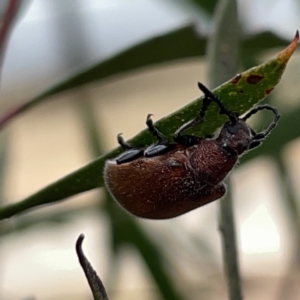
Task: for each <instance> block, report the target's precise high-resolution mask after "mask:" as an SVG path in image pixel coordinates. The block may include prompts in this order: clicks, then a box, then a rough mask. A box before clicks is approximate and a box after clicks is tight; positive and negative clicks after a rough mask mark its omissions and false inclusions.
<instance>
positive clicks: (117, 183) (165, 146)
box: [104, 83, 280, 219]
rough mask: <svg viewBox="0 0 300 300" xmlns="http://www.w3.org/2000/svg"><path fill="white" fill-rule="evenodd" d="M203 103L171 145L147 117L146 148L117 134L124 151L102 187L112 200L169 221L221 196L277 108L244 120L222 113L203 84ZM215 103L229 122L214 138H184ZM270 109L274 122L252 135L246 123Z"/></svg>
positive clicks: (108, 166)
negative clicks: (148, 140)
mask: <svg viewBox="0 0 300 300" xmlns="http://www.w3.org/2000/svg"><path fill="white" fill-rule="evenodd" d="M198 87H199V89H200V90H201V91H202V92H203V94H204V99H203V102H202V106H201V109H200V112H199V114H198V116H197V117H196V118H195V119H192V120H190V121H188V122H187V123H185V124H183V125H182V126H181V127H180V128H178V129H177V130H176V131H175V133H174V135H173V140H174V143H171V142H170V141H169V140H168V138H167V137H165V136H164V135H163V134H162V133H161V132H159V131H158V130H157V129H156V128H155V127H154V125H153V122H152V119H151V116H152V115H148V116H147V119H146V125H147V127H148V129H149V131H150V133H151V134H152V135H153V136H155V137H156V138H157V142H156V143H154V144H153V145H151V146H149V147H141V146H133V145H130V144H128V143H126V142H125V141H124V139H123V138H122V136H121V135H120V134H119V135H118V138H117V139H118V143H119V144H120V145H121V146H122V147H123V148H124V149H125V150H126V151H125V152H123V153H122V154H120V155H119V156H118V157H117V158H115V159H114V160H108V161H107V162H106V165H105V169H104V178H105V182H106V186H107V188H108V190H109V192H110V193H111V195H112V196H113V197H114V199H115V200H116V201H117V202H118V203H119V204H120V205H121V206H122V207H123V208H124V209H125V210H127V211H128V212H130V213H131V214H133V215H135V216H138V217H142V218H148V219H168V218H173V217H177V216H179V215H181V214H184V213H186V212H188V211H190V210H193V209H195V208H198V207H200V206H203V205H205V204H207V203H210V202H212V201H214V200H217V199H219V198H221V197H222V196H224V194H225V192H226V186H225V184H224V180H225V178H226V176H227V175H228V174H229V172H230V171H231V170H232V169H233V167H234V166H235V165H236V163H237V161H238V158H239V157H240V156H241V155H242V154H243V153H245V152H246V151H249V150H251V149H253V148H256V147H258V146H259V145H260V144H261V143H262V141H263V140H264V139H265V138H266V137H267V136H268V135H269V134H270V132H271V131H272V130H273V129H274V127H275V126H276V124H277V122H278V120H279V118H280V115H279V114H278V112H277V109H276V108H274V107H272V106H270V105H268V104H263V105H258V106H256V107H254V108H252V109H251V110H250V111H249V112H248V113H246V114H245V115H244V116H243V117H240V116H239V115H238V114H237V113H234V112H231V111H230V110H228V109H226V107H225V106H224V105H223V103H222V102H221V100H220V99H219V98H218V97H217V96H216V95H215V94H213V92H211V91H210V90H209V89H208V88H207V87H205V86H204V85H203V84H202V83H198ZM212 102H215V103H216V104H217V105H218V106H219V108H220V111H219V113H220V114H225V115H226V116H227V117H228V119H229V120H228V121H227V122H226V123H225V124H224V125H223V126H222V128H221V130H220V131H219V133H218V134H216V135H215V137H213V138H205V137H197V136H193V135H186V134H183V132H184V131H186V130H187V129H190V128H193V127H194V126H196V125H198V124H200V123H201V122H203V120H204V118H205V114H206V111H207V109H208V107H209V105H210V104H211V103H212ZM265 109H266V110H270V111H271V112H272V113H273V114H274V119H273V121H272V122H271V123H270V124H269V126H268V128H267V129H266V130H265V131H262V132H260V133H256V132H255V131H254V130H253V129H252V128H250V127H249V126H248V125H247V124H246V120H248V119H249V118H250V117H251V116H252V115H254V114H256V113H257V112H258V111H261V110H265Z"/></svg>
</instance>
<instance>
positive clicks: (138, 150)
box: [116, 134, 144, 165]
mask: <svg viewBox="0 0 300 300" xmlns="http://www.w3.org/2000/svg"><path fill="white" fill-rule="evenodd" d="M117 139H118V143H119V145H120V146H122V147H123V148H124V149H126V150H127V151H125V152H123V153H122V154H120V155H119V156H118V157H117V158H116V163H117V164H118V165H120V164H123V163H127V162H131V161H133V160H134V159H136V158H138V157H140V156H142V155H143V151H144V147H136V146H132V145H130V144H128V143H126V142H125V141H124V139H123V138H122V136H121V134H118V136H117Z"/></svg>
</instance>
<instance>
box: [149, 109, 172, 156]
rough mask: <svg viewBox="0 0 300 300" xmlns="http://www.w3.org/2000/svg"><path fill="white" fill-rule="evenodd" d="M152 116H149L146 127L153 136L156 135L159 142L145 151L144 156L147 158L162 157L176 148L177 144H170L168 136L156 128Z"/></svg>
mask: <svg viewBox="0 0 300 300" xmlns="http://www.w3.org/2000/svg"><path fill="white" fill-rule="evenodd" d="M151 116H152V115H151V114H149V115H148V116H147V119H146V125H147V127H148V129H149V131H150V132H151V133H152V135H154V136H155V137H156V138H157V142H156V143H155V144H153V145H151V146H149V147H148V148H147V149H146V150H145V151H144V155H145V156H146V157H153V156H157V155H161V154H163V153H166V152H168V151H169V150H171V149H173V148H174V147H175V144H170V143H169V139H168V138H167V137H166V136H164V135H163V134H162V133H161V132H159V131H158V130H157V128H155V127H154V125H153V121H152V119H151Z"/></svg>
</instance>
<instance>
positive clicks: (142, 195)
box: [104, 152, 225, 219]
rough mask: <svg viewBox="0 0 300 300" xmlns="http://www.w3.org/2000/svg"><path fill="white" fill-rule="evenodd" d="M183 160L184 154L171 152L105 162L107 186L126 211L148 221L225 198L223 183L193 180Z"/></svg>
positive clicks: (165, 217) (184, 211) (179, 213)
mask: <svg viewBox="0 0 300 300" xmlns="http://www.w3.org/2000/svg"><path fill="white" fill-rule="evenodd" d="M186 160H187V158H186V156H185V155H184V154H183V153H181V152H173V154H172V155H170V153H167V154H164V155H161V156H157V157H154V158H144V157H142V158H138V159H136V160H134V161H132V162H129V163H124V164H121V165H117V164H116V163H115V162H114V161H108V162H107V163H106V167H105V171H104V172H105V176H104V177H105V178H106V185H107V187H108V188H109V190H110V192H111V194H112V195H113V196H114V198H115V199H116V200H117V202H118V203H120V204H121V206H123V207H124V208H125V209H126V210H127V211H129V212H130V213H132V214H134V215H136V216H139V217H143V218H149V219H167V218H173V217H176V216H178V215H181V214H183V213H186V212H188V211H190V210H193V209H195V208H197V207H199V206H202V205H204V204H207V203H209V202H211V201H213V200H216V199H219V198H220V197H222V196H223V195H224V193H225V187H224V186H223V184H219V185H215V186H212V185H209V184H207V183H205V182H197V181H195V178H194V175H193V173H192V172H191V171H190V170H189V169H188V168H187V167H186Z"/></svg>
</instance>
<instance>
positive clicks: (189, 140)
mask: <svg viewBox="0 0 300 300" xmlns="http://www.w3.org/2000/svg"><path fill="white" fill-rule="evenodd" d="M210 103H211V100H210V98H208V97H206V96H205V97H204V99H203V102H202V107H201V109H200V113H199V115H198V116H197V117H196V118H195V119H193V120H191V121H189V122H187V123H185V124H183V125H182V126H181V127H179V128H178V129H177V130H176V131H175V133H174V136H173V139H174V141H175V142H176V143H178V144H180V145H183V146H187V147H189V146H193V145H196V144H197V143H198V142H199V137H196V136H193V135H182V132H184V131H186V130H187V129H190V128H192V127H194V126H196V125H198V124H200V123H202V122H203V120H204V117H205V113H206V111H207V109H208V107H209V105H210Z"/></svg>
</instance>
